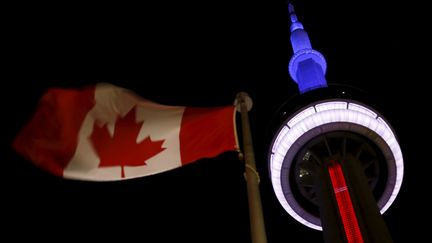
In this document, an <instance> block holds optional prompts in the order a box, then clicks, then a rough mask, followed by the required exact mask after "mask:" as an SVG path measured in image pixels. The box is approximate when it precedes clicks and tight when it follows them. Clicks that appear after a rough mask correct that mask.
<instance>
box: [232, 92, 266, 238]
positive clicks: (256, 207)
mask: <svg viewBox="0 0 432 243" xmlns="http://www.w3.org/2000/svg"><path fill="white" fill-rule="evenodd" d="M235 104H236V108H237V111H238V112H240V113H241V123H242V134H243V149H244V153H245V156H244V161H245V175H246V185H247V193H248V203H249V220H250V230H251V239H252V243H267V237H266V232H265V226H264V217H263V212H262V206H261V195H260V191H259V181H260V177H259V174H258V172H257V170H256V165H255V154H254V150H253V143H252V135H251V131H250V125H249V116H248V111H250V110H251V109H252V99H251V98H250V97H249V95H248V94H247V93H245V92H240V93H238V94H237V97H236V102H235Z"/></svg>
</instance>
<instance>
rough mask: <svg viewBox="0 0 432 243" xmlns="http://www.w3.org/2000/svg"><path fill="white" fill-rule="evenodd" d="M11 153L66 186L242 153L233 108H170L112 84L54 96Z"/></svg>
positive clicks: (48, 97)
mask: <svg viewBox="0 0 432 243" xmlns="http://www.w3.org/2000/svg"><path fill="white" fill-rule="evenodd" d="M13 148H14V149H15V151H17V152H18V153H19V154H21V155H22V156H24V157H26V158H27V159H29V160H31V161H32V162H34V163H35V164H37V165H38V166H40V167H42V168H43V169H45V170H48V171H49V172H51V173H54V174H56V175H59V176H63V177H64V178H69V179H80V180H93V181H109V180H121V179H128V178H135V177H141V176H146V175H151V174H155V173H159V172H163V171H167V170H171V169H174V168H177V167H180V166H182V165H185V164H187V163H191V162H193V161H196V160H199V159H201V158H209V157H214V156H217V155H219V154H221V153H223V152H225V151H230V150H238V144H237V137H236V131H235V107H234V106H226V107H214V108H191V107H181V106H166V105H161V104H157V103H154V102H151V101H149V100H145V99H143V98H141V97H139V96H138V95H136V94H135V93H133V92H132V91H130V90H127V89H123V88H120V87H117V86H113V85H110V84H97V85H95V86H92V87H86V88H84V89H79V90H78V89H76V90H72V89H58V88H53V89H50V90H48V91H47V92H46V93H45V95H44V96H43V97H42V99H41V101H40V103H39V105H38V107H37V109H36V111H35V113H34V115H33V117H32V118H31V120H30V121H29V122H28V124H27V125H26V126H25V127H24V128H23V129H22V130H21V131H20V132H19V133H18V135H17V136H16V138H15V140H14V142H13Z"/></svg>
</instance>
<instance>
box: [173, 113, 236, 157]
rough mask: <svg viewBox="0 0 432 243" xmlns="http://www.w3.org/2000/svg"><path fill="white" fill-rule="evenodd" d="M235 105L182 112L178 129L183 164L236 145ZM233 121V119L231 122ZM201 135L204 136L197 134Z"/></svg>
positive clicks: (233, 148)
mask: <svg viewBox="0 0 432 243" xmlns="http://www.w3.org/2000/svg"><path fill="white" fill-rule="evenodd" d="M233 116H234V106H229V107H220V108H190V107H187V108H186V109H185V111H184V114H183V118H182V122H181V130H180V153H181V161H182V164H187V163H190V162H192V161H195V160H197V159H198V158H209V157H214V156H216V155H218V154H220V153H221V152H223V151H229V150H235V149H236V148H237V145H236V138H235V134H234V132H233V131H234V130H235V128H234V119H233ZM230 121H232V122H230ZM197 134H202V135H204V136H197Z"/></svg>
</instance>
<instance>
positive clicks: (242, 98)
mask: <svg viewBox="0 0 432 243" xmlns="http://www.w3.org/2000/svg"><path fill="white" fill-rule="evenodd" d="M243 102H245V103H246V107H247V111H250V110H251V109H252V106H253V101H252V98H251V97H250V96H249V94H248V93H246V92H240V93H238V94H237V96H236V99H235V101H234V105H235V106H236V110H237V112H241V104H242V103H243Z"/></svg>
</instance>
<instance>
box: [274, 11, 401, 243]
mask: <svg viewBox="0 0 432 243" xmlns="http://www.w3.org/2000/svg"><path fill="white" fill-rule="evenodd" d="M288 12H289V16H290V20H291V26H290V33H291V35H290V41H291V45H292V49H293V56H292V58H291V60H290V61H289V64H288V71H289V74H290V76H291V78H292V79H293V80H294V81H295V82H296V83H297V85H298V88H299V95H298V96H297V97H295V98H292V99H289V100H288V101H287V102H286V103H285V104H283V105H282V106H281V108H280V110H279V112H278V114H277V115H276V117H277V118H276V119H275V120H274V121H273V124H272V125H273V128H274V134H273V137H272V141H271V144H270V147H269V152H268V166H269V172H270V178H271V182H272V186H273V190H274V192H275V195H276V196H277V198H278V200H279V202H280V204H281V205H282V206H283V208H284V209H285V210H286V211H287V212H288V213H289V214H290V215H291V216H292V217H293V218H294V219H296V220H297V221H298V222H300V223H302V224H304V225H305V226H307V227H310V228H313V229H316V230H322V231H323V237H324V241H325V242H326V243H363V242H376V243H378V242H379V243H385V242H392V239H391V235H390V233H389V230H388V229H387V226H386V224H385V222H384V219H383V218H382V215H381V214H383V213H384V212H385V211H386V210H387V209H388V208H389V207H390V206H391V205H392V203H393V202H394V200H395V198H396V196H397V194H398V192H399V190H400V187H401V185H402V179H403V172H404V165H403V157H402V152H401V148H400V146H399V143H398V139H397V137H396V135H395V132H394V130H393V128H392V127H391V126H390V123H389V122H388V121H387V120H386V119H385V117H384V116H383V115H382V114H380V112H379V111H377V110H376V109H374V108H373V107H371V106H370V105H368V104H367V100H366V99H365V96H364V95H361V94H359V93H358V92H355V91H354V90H351V89H348V88H347V87H343V86H333V85H328V84H327V81H326V78H325V73H326V69H327V63H326V60H325V58H324V56H323V55H322V54H321V53H320V52H318V51H316V50H314V49H313V48H312V45H311V42H310V40H309V37H308V34H307V32H306V31H305V29H304V27H303V25H302V24H301V22H300V21H299V20H298V18H297V16H296V14H295V12H294V8H293V6H292V5H291V4H288Z"/></svg>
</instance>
